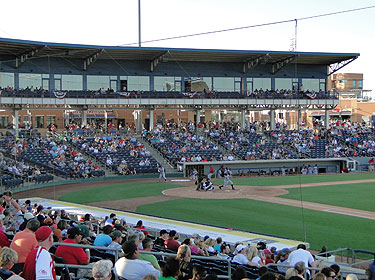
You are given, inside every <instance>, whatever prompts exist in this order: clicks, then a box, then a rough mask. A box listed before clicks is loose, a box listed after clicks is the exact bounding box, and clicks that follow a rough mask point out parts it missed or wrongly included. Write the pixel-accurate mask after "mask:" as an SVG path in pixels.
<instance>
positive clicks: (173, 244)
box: [164, 230, 180, 252]
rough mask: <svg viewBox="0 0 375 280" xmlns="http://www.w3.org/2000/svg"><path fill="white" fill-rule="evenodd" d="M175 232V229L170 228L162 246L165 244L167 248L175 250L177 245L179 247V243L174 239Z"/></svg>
mask: <svg viewBox="0 0 375 280" xmlns="http://www.w3.org/2000/svg"><path fill="white" fill-rule="evenodd" d="M176 234H177V232H176V231H175V230H171V231H170V232H169V238H168V239H167V240H165V241H164V246H165V248H167V249H169V250H172V251H176V252H177V250H178V247H180V243H179V242H178V241H177V240H175V239H174V237H175V236H176Z"/></svg>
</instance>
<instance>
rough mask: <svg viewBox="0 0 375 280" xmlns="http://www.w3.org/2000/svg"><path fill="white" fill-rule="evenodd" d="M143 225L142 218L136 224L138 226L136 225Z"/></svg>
mask: <svg viewBox="0 0 375 280" xmlns="http://www.w3.org/2000/svg"><path fill="white" fill-rule="evenodd" d="M142 225H143V222H142V220H139V221H138V222H137V224H136V225H135V226H136V227H141V226H142Z"/></svg>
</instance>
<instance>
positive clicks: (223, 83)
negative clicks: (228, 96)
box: [213, 77, 235, 92]
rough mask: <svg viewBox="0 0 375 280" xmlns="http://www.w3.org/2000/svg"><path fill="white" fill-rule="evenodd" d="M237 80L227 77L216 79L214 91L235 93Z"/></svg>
mask: <svg viewBox="0 0 375 280" xmlns="http://www.w3.org/2000/svg"><path fill="white" fill-rule="evenodd" d="M234 82H235V78H226V77H214V86H213V88H214V90H215V91H222V92H233V91H235V85H234Z"/></svg>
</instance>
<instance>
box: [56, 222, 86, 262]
mask: <svg viewBox="0 0 375 280" xmlns="http://www.w3.org/2000/svg"><path fill="white" fill-rule="evenodd" d="M83 234H84V233H83V232H82V231H81V229H80V228H78V227H71V228H69V229H68V238H67V239H65V240H64V241H63V242H62V243H66V244H80V243H81V240H82V236H83ZM56 256H58V257H60V258H64V261H65V263H66V264H77V265H84V264H89V263H90V250H89V249H85V250H84V249H83V248H80V247H67V246H63V245H60V246H58V247H57V250H56Z"/></svg>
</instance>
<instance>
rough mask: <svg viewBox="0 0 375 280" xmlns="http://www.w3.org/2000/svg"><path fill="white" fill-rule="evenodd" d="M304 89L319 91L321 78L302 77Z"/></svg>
mask: <svg viewBox="0 0 375 280" xmlns="http://www.w3.org/2000/svg"><path fill="white" fill-rule="evenodd" d="M302 84H303V89H304V91H307V90H309V91H319V88H320V87H319V79H302Z"/></svg>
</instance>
